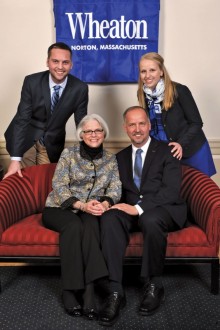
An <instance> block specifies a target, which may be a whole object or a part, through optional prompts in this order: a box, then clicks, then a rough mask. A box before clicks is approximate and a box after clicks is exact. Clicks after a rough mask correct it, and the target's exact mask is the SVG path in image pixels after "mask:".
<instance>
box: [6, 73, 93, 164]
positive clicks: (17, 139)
mask: <svg viewBox="0 0 220 330" xmlns="http://www.w3.org/2000/svg"><path fill="white" fill-rule="evenodd" d="M87 104H88V86H87V85H86V84H85V83H84V82H82V81H81V80H79V79H78V78H76V77H74V76H72V75H68V80H67V84H66V87H65V89H64V91H63V93H62V96H61V98H60V100H59V102H58V104H57V106H56V108H55V109H54V112H53V115H52V116H51V110H50V108H51V96H50V89H49V71H44V72H39V73H35V74H32V75H29V76H27V77H25V79H24V83H23V87H22V91H21V100H20V103H19V105H18V110H17V113H16V115H15V117H14V118H13V119H12V121H11V123H10V125H9V127H8V129H7V130H6V132H5V139H6V149H7V150H8V152H9V154H10V156H16V157H22V156H23V154H24V152H26V151H27V150H28V149H29V148H31V147H32V146H33V145H34V143H35V142H36V141H38V140H39V138H40V137H42V136H43V135H44V141H45V145H46V149H47V153H48V157H49V159H50V161H51V162H57V161H58V159H59V157H60V154H61V152H62V150H63V148H64V143H65V136H66V122H67V121H68V119H69V118H70V116H71V115H72V114H74V116H75V123H76V125H77V124H78V123H79V121H80V120H81V119H82V118H83V117H84V116H85V115H86V114H87Z"/></svg>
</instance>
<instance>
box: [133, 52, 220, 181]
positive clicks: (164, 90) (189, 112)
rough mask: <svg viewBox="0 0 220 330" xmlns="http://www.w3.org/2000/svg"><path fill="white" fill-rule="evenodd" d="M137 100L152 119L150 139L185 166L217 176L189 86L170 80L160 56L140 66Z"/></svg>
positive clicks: (143, 59) (142, 61) (147, 56)
mask: <svg viewBox="0 0 220 330" xmlns="http://www.w3.org/2000/svg"><path fill="white" fill-rule="evenodd" d="M138 100H139V104H140V105H141V106H142V107H144V108H145V109H146V110H147V111H148V112H149V116H150V121H151V131H150V135H151V136H152V137H154V138H155V139H157V140H161V141H164V142H167V143H168V144H169V145H170V146H171V147H172V148H171V152H172V153H173V156H174V157H176V158H178V159H179V160H181V163H182V164H185V165H189V166H191V167H194V168H196V169H198V170H200V171H201V172H203V173H205V174H207V175H208V176H212V175H214V174H215V173H216V169H215V165H214V161H213V158H212V154H211V150H210V147H209V144H208V141H207V139H206V137H205V134H204V132H203V130H202V126H203V122H202V119H201V116H200V113H199V110H198V108H197V105H196V103H195V101H194V99H193V96H192V94H191V92H190V90H189V89H188V87H187V86H184V85H181V84H180V83H176V82H174V81H172V80H171V78H170V76H169V74H168V72H167V69H166V67H165V65H164V59H163V58H162V56H160V55H159V54H158V53H154V52H152V53H147V54H145V55H143V56H142V57H141V59H140V62H139V80H138Z"/></svg>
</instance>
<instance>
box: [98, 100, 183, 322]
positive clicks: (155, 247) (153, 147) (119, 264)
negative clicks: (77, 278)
mask: <svg viewBox="0 0 220 330" xmlns="http://www.w3.org/2000/svg"><path fill="white" fill-rule="evenodd" d="M150 127H151V126H150V121H149V117H148V114H147V112H146V111H145V110H144V108H141V107H139V106H134V107H130V108H128V109H127V110H126V111H125V113H124V129H125V131H126V133H127V135H128V136H129V138H130V140H131V142H132V145H130V146H129V147H127V148H125V149H124V150H122V151H120V152H119V153H118V154H117V160H118V166H119V173H120V179H121V181H122V201H121V203H119V204H116V205H114V206H113V207H111V209H110V210H109V211H107V212H105V213H104V214H103V215H102V218H101V243H102V251H103V254H104V257H105V260H106V263H107V266H108V271H109V280H110V283H109V288H110V294H109V296H108V297H107V300H106V304H105V305H104V307H103V309H102V310H101V312H100V316H99V323H100V324H101V325H106V326H109V325H112V324H114V322H115V321H116V320H117V318H118V316H119V313H120V309H121V308H123V307H124V306H125V304H126V298H125V293H124V290H123V286H122V268H123V259H124V255H125V251H126V247H127V245H128V243H129V233H130V232H131V231H132V230H134V229H137V227H138V228H139V230H140V231H142V233H143V238H144V246H143V256H142V267H141V277H142V278H143V281H144V286H143V297H142V301H141V304H140V306H139V314H140V315H146V316H147V315H151V314H153V313H154V312H155V311H156V310H158V308H159V307H160V305H161V303H162V302H163V301H164V287H163V284H162V279H161V276H162V273H163V268H164V260H165V254H166V245H167V235H168V233H169V232H171V231H175V230H178V229H180V228H182V227H183V226H184V224H185V221H186V204H185V202H184V201H183V200H182V199H181V198H180V186H181V166H180V162H179V160H177V158H176V157H174V156H173V155H172V153H171V152H170V147H169V146H168V145H167V144H166V143H164V142H161V141H157V140H155V139H153V138H151V137H149V131H150ZM142 164H143V166H142Z"/></svg>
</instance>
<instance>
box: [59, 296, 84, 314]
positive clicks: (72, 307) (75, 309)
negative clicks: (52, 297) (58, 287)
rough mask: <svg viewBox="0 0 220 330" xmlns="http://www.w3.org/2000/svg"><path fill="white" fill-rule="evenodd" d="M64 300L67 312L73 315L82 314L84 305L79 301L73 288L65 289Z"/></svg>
mask: <svg viewBox="0 0 220 330" xmlns="http://www.w3.org/2000/svg"><path fill="white" fill-rule="evenodd" d="M62 300H63V304H64V308H65V310H66V312H67V313H68V314H69V315H71V316H81V315H82V307H81V305H80V304H79V303H78V301H77V299H76V297H75V293H74V292H73V291H71V290H63V293H62Z"/></svg>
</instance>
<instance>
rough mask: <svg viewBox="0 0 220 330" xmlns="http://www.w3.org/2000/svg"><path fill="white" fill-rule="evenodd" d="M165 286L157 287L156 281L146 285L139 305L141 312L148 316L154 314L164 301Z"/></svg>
mask: <svg viewBox="0 0 220 330" xmlns="http://www.w3.org/2000/svg"><path fill="white" fill-rule="evenodd" d="M164 299H165V296H164V288H163V287H161V288H159V287H157V286H156V285H155V284H154V283H151V282H150V283H148V284H145V286H144V295H143V298H142V302H141V304H140V307H139V314H141V315H144V316H148V315H152V314H154V313H155V312H156V311H157V309H158V308H159V307H160V305H161V303H162V302H163V301H164Z"/></svg>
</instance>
